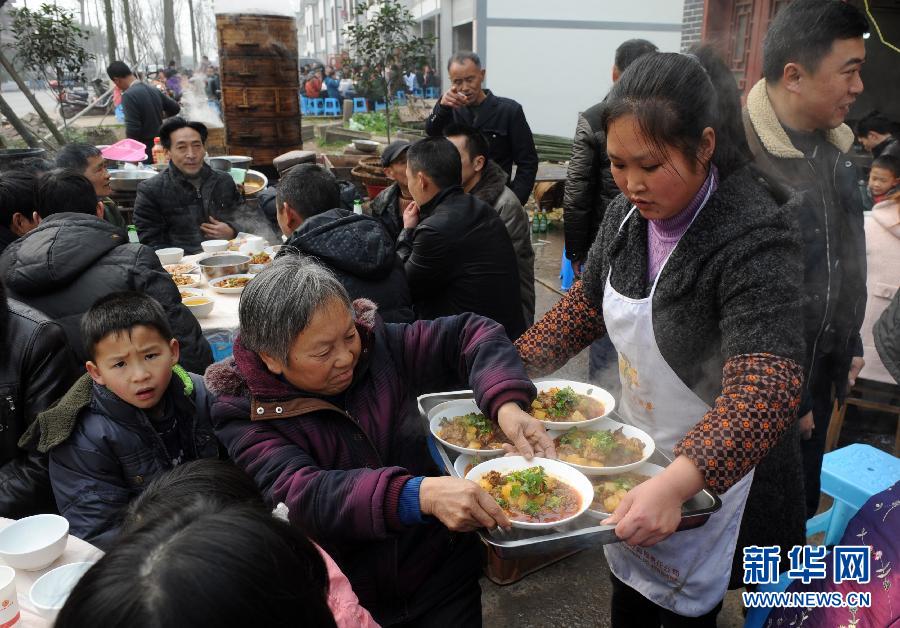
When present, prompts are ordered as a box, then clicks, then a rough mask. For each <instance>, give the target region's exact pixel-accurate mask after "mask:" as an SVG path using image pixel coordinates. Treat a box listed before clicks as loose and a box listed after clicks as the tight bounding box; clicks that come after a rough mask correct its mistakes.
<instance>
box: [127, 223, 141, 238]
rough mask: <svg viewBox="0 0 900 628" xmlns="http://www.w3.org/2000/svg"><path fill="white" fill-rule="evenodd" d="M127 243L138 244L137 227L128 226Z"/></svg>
mask: <svg viewBox="0 0 900 628" xmlns="http://www.w3.org/2000/svg"><path fill="white" fill-rule="evenodd" d="M128 241H129V242H140V240H138V234H137V227H135V226H134V225H128Z"/></svg>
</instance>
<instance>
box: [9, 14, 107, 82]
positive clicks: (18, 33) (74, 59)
mask: <svg viewBox="0 0 900 628" xmlns="http://www.w3.org/2000/svg"><path fill="white" fill-rule="evenodd" d="M10 14H11V15H12V18H13V19H12V32H13V37H14V39H15V46H14V47H15V49H16V59H17V60H18V61H19V63H20V64H21V65H22V67H23V68H24V69H26V70H29V71H31V72H35V73H37V74H39V75H41V76H43V77H44V78H45V79H47V81H48V82H49V81H50V80H51V79H55V80H56V82H57V84H56V89H57V90H62V89H63V80H65V79H67V78H71V79H74V80H83V79H84V65H85V63H87V62H88V61H89V60H91V59H93V58H94V56H93V55H92V54H90V53H88V52H87V51H86V50H85V48H84V43H85V42H86V41H87V38H88V32H87V31H86V30H85V29H82V28H81V27H80V26H78V23H77V22H76V21H75V18H74V16H73V15H72V14H71V13H70V12H69V11H66V10H65V9H63V8H61V7H58V6H55V5H52V4H42V5H41V6H40V8H39V9H38V10H37V11H31V10H29V9H28V8H22V9H13V10H12V11H10Z"/></svg>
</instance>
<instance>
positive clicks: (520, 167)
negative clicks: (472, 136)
mask: <svg viewBox="0 0 900 628" xmlns="http://www.w3.org/2000/svg"><path fill="white" fill-rule="evenodd" d="M447 72H448V74H449V75H450V85H451V87H450V90H449V91H447V92H446V93H445V94H444V95H443V96H441V99H440V100H439V101H438V102H437V104H436V105H435V106H434V111H432V112H431V115H430V116H428V120H427V121H426V122H425V132H426V133H428V135H431V136H439V135H443V134H444V127H445V126H447V124H449V123H450V122H455V123H457V124H465V125H467V126H470V127H474V128H476V129H478V130H479V131H481V132H482V133H484V135H485V136H486V137H487V138H488V140H489V141H490V144H491V155H490V157H491V159H492V160H494V161H496V162H497V163H498V164H500V167H502V168H503V169H504V170H505V171H506V174H508V175H509V176H510V177H512V167H513V164H515V165H516V177H515V179H513V180H512V181H511V182H510V183H509V187H510V189H511V190H512V191H513V192H515V194H516V197H517V198H518V199H519V202H520V203H522V205H524V204H525V203H526V202H528V197H529V196H530V195H531V189H532V188H533V187H534V179H535V177H536V176H537V170H538V156H537V150H536V149H535V147H534V137H532V135H531V127H529V126H528V121H527V120H526V119H525V113H524V112H523V111H522V105H520V104H519V103H517V102H516V101H515V100H512V99H511V98H503V97H501V96H494V94H492V93H491V90H489V89H482V87H481V83H482V82H483V81H484V76H485V70H484V69H482V67H481V59H479V58H478V55H476V54H475V53H474V52H458V53H456V54H455V55H453V56H452V57H451V58H450V63H449V65H448V66H447Z"/></svg>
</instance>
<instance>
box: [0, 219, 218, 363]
mask: <svg viewBox="0 0 900 628" xmlns="http://www.w3.org/2000/svg"><path fill="white" fill-rule="evenodd" d="M0 276H2V277H3V281H4V282H5V283H6V288H7V290H8V291H9V295H10V296H11V297H12V298H15V299H18V300H19V301H22V302H23V303H27V304H28V305H30V306H32V307H34V308H36V309H38V310H40V311H41V312H43V313H44V314H46V315H47V316H48V317H49V318H50V319H51V320H54V321H56V322H57V323H59V324H60V325H61V326H62V328H63V329H64V330H65V332H66V336H67V338H68V340H69V346H70V347H71V348H72V350H73V351H74V352H75V355H76V357H77V358H78V359H79V361H80V362H81V363H82V364H83V363H84V362H85V360H86V359H87V355H86V352H85V350H84V346H83V343H82V340H81V329H80V326H81V317H82V315H83V314H84V313H85V312H86V311H87V310H88V309H89V308H90V307H91V305H93V303H94V301H96V300H97V299H99V298H100V297H102V296H104V295H107V294H109V293H111V292H117V291H120V290H135V291H137V292H143V293H144V294H147V295H149V296H151V297H153V298H154V299H156V300H157V301H159V303H160V305H162V306H163V309H164V310H165V311H166V314H167V315H168V317H169V324H170V325H171V327H172V332H173V333H174V334H175V337H176V338H177V339H178V341H179V343H180V344H181V360H180V362H181V364H183V365H184V367H185V368H187V369H189V370H191V371H194V372H201V373H202V372H203V371H204V370H206V367H207V366H209V365H210V364H211V363H212V352H211V351H210V348H209V343H208V342H206V339H205V338H204V337H203V333H202V332H201V331H200V324H199V323H198V322H197V319H196V318H194V315H193V314H191V312H190V311H189V310H188V309H187V308H186V307H185V306H183V305H182V304H181V296H180V295H179V294H178V288H177V287H176V286H175V284H174V283H173V282H172V278H171V277H170V276H169V273H167V272H166V271H165V270H163V267H162V266H161V265H160V263H159V258H158V257H157V256H156V253H154V252H153V249H151V248H150V247H147V246H143V245H141V244H131V243H129V242H128V237H127V235H126V233H125V231H124V230H123V229H119V228H118V227H114V226H113V225H111V224H109V223H108V222H106V221H104V220H100V219H99V218H97V217H96V216H89V215H86V214H73V213H62V214H53V215H52V216H49V217H47V218H45V219H44V220H43V222H41V224H40V225H39V226H38V228H37V229H35V230H34V231H32V232H30V233H28V234H27V235H25V236H24V237H22V238H19V239H18V240H16V241H15V242H14V243H13V244H11V245H10V246H9V247H7V249H6V250H5V251H4V252H3V254H2V255H0Z"/></svg>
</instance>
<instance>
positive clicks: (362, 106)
mask: <svg viewBox="0 0 900 628" xmlns="http://www.w3.org/2000/svg"><path fill="white" fill-rule="evenodd" d="M368 110H369V106H368V105H367V104H366V99H365V98H354V99H353V113H366V112H367V111H368Z"/></svg>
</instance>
